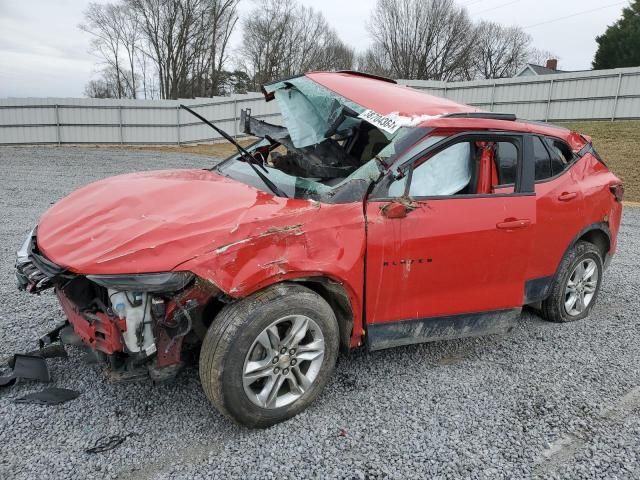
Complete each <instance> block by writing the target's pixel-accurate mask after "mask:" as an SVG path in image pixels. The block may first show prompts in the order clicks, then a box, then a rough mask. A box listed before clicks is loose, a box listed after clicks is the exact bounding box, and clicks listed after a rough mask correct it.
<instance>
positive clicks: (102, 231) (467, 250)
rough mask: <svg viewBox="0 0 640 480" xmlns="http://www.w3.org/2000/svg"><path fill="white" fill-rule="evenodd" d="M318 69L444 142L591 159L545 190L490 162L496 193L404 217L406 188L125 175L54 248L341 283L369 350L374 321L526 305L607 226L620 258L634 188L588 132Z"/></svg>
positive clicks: (88, 257) (422, 207) (356, 336)
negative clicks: (625, 192) (382, 194)
mask: <svg viewBox="0 0 640 480" xmlns="http://www.w3.org/2000/svg"><path fill="white" fill-rule="evenodd" d="M307 76H308V78H310V79H311V80H313V81H314V82H316V83H318V84H319V85H322V86H324V87H326V88H327V89H329V90H331V91H332V92H335V93H336V94H337V95H339V96H341V97H343V98H346V99H348V100H350V101H353V102H355V103H357V104H359V105H361V106H362V107H364V108H367V109H371V110H374V111H376V112H378V113H380V114H382V115H388V114H393V113H397V114H399V115H402V116H406V117H420V118H421V120H420V124H419V126H420V127H422V128H424V129H425V132H427V133H426V135H428V136H438V135H441V136H444V137H451V136H454V135H457V134H461V133H465V132H467V133H468V132H471V133H474V134H478V133H482V132H492V133H495V132H498V133H502V134H505V133H506V134H514V135H520V136H523V137H522V138H525V137H524V136H525V135H540V136H546V137H551V138H554V139H558V140H560V141H562V142H565V143H566V144H567V145H568V146H569V147H570V149H571V150H572V151H573V154H574V155H577V154H578V152H581V151H582V154H581V155H580V156H579V157H577V156H576V158H575V159H574V160H573V161H572V163H571V164H570V165H569V166H568V167H567V168H566V169H565V170H564V171H563V172H562V173H561V174H559V175H557V176H555V177H551V178H549V179H546V180H545V181H541V182H536V183H535V188H534V191H531V192H524V193H522V192H515V191H514V187H513V186H511V187H509V186H506V187H504V186H498V185H495V182H493V183H492V182H491V178H489V177H487V175H490V174H491V172H490V171H489V173H486V174H483V175H484V176H483V177H482V178H481V179H479V182H484V183H483V185H484V186H483V187H482V188H484V189H486V190H487V191H486V192H485V193H484V194H473V195H460V196H459V197H455V198H454V197H452V196H448V197H443V198H426V199H405V200H411V205H410V207H411V208H406V210H405V214H399V215H398V214H397V213H398V212H400V210H401V209H402V208H403V207H394V210H393V211H394V212H396V213H394V214H391V215H390V214H388V213H385V207H388V206H389V205H390V204H396V203H397V201H396V200H394V199H391V198H374V197H372V196H365V198H364V200H362V201H354V202H346V203H334V204H331V203H324V202H318V201H314V200H308V199H293V198H281V197H278V196H276V195H273V194H271V193H267V192H265V191H263V190H261V189H258V188H254V187H252V186H249V185H246V184H243V183H241V182H239V181H235V180H231V179H229V178H225V177H222V176H220V175H218V174H217V173H214V172H211V171H206V170H171V171H158V172H145V173H134V174H129V175H123V176H118V177H113V178H108V179H105V180H101V181H99V182H96V183H93V184H90V185H87V186H85V187H83V188H82V189H80V190H78V191H76V192H74V193H72V194H71V195H69V196H68V197H66V198H64V199H62V200H61V201H59V202H58V203H57V204H55V205H54V206H52V207H51V209H50V210H49V211H48V212H47V213H45V214H44V215H43V217H42V218H41V220H40V222H39V224H38V230H37V247H38V248H39V250H40V252H41V253H42V255H43V256H44V257H46V258H47V259H48V260H50V261H51V262H53V263H55V264H57V265H59V266H61V267H63V268H65V269H67V270H68V271H69V272H73V273H74V274H77V275H106V274H110V275H124V274H141V273H151V272H168V271H184V272H192V273H193V274H195V275H196V276H197V277H199V278H200V279H203V280H205V281H206V282H209V283H210V284H212V285H214V286H215V288H216V289H218V290H219V291H220V292H222V294H224V295H225V296H226V297H225V298H226V301H233V300H234V299H240V298H243V297H246V296H248V295H251V294H252V293H254V292H257V291H259V290H261V289H264V288H265V287H267V286H269V285H272V284H275V283H278V282H283V281H286V280H295V279H311V278H326V279H329V280H331V281H333V282H335V283H336V284H339V285H340V286H341V288H343V289H344V291H345V292H346V295H347V297H348V301H349V304H350V305H349V307H350V315H351V320H352V328H351V330H350V332H348V336H349V346H350V347H352V348H353V347H357V346H359V345H361V344H363V342H364V341H365V340H366V337H365V332H366V330H367V328H368V326H371V325H376V324H389V323H392V322H399V321H407V320H412V319H423V318H430V317H434V318H435V317H442V316H454V315H463V314H469V313H477V312H490V311H502V310H506V309H513V308H519V307H521V306H522V305H524V304H526V303H527V302H528V299H527V298H526V295H527V294H526V284H527V282H528V281H532V280H535V279H541V278H551V277H553V275H554V274H555V273H556V271H557V269H558V265H559V264H560V262H561V259H562V257H563V255H564V254H565V252H566V251H567V249H568V248H569V247H570V246H571V245H572V243H573V242H575V241H576V240H577V239H579V238H580V237H581V235H583V234H585V233H586V232H587V231H592V230H597V229H599V231H601V232H602V234H603V235H606V236H607V238H608V243H607V245H606V251H605V252H603V253H604V254H606V256H607V257H608V258H610V256H611V255H612V254H613V253H614V252H615V249H616V239H617V233H618V229H619V224H620V218H621V211H622V206H621V204H620V203H619V202H617V201H616V200H615V198H614V196H613V195H612V194H611V192H610V186H611V185H617V184H620V183H621V182H620V180H619V179H618V178H617V177H615V175H613V174H612V173H611V172H610V171H609V170H608V169H607V168H606V167H605V166H604V164H603V163H602V162H601V161H600V160H598V159H597V158H596V157H595V154H594V153H593V152H592V151H591V150H589V149H588V147H589V143H590V139H589V138H588V137H586V136H583V135H580V134H577V133H575V132H570V131H568V130H565V129H561V128H558V127H554V126H551V125H542V124H536V123H529V122H523V121H519V120H516V121H510V120H504V119H496V118H460V117H447V116H446V115H447V114H451V113H477V112H478V110H477V109H476V108H473V107H469V106H466V105H460V104H456V103H454V102H452V101H450V100H446V99H441V98H437V97H433V96H430V95H425V94H423V93H421V92H418V91H415V90H412V89H409V88H406V87H401V86H398V85H394V84H392V83H388V82H384V81H381V80H376V79H373V78H367V77H362V76H359V75H353V74H349V73H324V72H315V73H310V74H308V75H307ZM527 138H528V137H527ZM527 141H528V140H527ZM585 149H586V150H585ZM522 161H523V162H528V161H529V159H527V158H524V157H523V160H522ZM387 167H389V166H387ZM394 168H395V166H394ZM389 171H391V168H389ZM494 175H495V174H494ZM478 185H480V183H478ZM400 213H401V212H400ZM63 305H65V311H66V312H67V314H68V315H69V316H70V318H71V316H72V314H71V313H70V311H69V308H70V307H69V305H66V304H65V303H64V302H63ZM72 323H73V324H74V325H76V323H74V322H73V321H72ZM86 335H87V334H86V333H84V334H83V335H82V336H83V339H84V337H85V336H86ZM113 345H115V343H112V344H110V346H109V347H108V349H107V350H109V351H106V350H105V352H106V353H112V352H111V351H112V350H113V348H114V347H113Z"/></svg>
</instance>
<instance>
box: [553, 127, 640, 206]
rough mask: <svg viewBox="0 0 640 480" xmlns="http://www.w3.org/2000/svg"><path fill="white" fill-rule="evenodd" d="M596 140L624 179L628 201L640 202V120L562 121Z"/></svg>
mask: <svg viewBox="0 0 640 480" xmlns="http://www.w3.org/2000/svg"><path fill="white" fill-rule="evenodd" d="M560 125H562V126H564V127H567V128H570V129H572V130H575V131H577V132H580V133H584V134H585V135H589V136H591V137H592V139H593V146H594V147H595V149H596V151H597V152H598V153H599V154H600V156H601V157H602V159H603V160H604V161H605V163H606V164H607V166H608V167H609V168H610V169H611V170H612V171H613V173H615V174H616V175H617V176H618V177H620V178H621V179H622V180H623V181H624V189H625V194H624V198H625V200H628V201H630V202H640V120H616V121H615V122H606V121H600V122H567V123H562V124H560Z"/></svg>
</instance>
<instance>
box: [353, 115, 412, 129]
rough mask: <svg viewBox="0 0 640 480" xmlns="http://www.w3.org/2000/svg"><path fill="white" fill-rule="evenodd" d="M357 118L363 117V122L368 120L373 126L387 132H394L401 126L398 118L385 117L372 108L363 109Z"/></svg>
mask: <svg viewBox="0 0 640 480" xmlns="http://www.w3.org/2000/svg"><path fill="white" fill-rule="evenodd" d="M358 118H361V119H363V120H364V121H365V122H369V123H370V124H371V125H373V126H374V127H378V128H379V129H380V130H384V131H385V132H387V133H396V132H397V131H398V129H399V128H400V127H401V126H402V125H401V124H400V122H398V120H396V119H393V118H391V117H385V116H384V115H380V114H379V113H376V112H374V111H373V110H365V111H364V112H362V113H361V114H360V115H358Z"/></svg>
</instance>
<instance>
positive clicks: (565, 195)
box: [558, 192, 578, 202]
mask: <svg viewBox="0 0 640 480" xmlns="http://www.w3.org/2000/svg"><path fill="white" fill-rule="evenodd" d="M577 196H578V194H577V193H576V192H562V193H561V194H560V196H559V197H558V200H560V201H561V202H568V201H569V200H573V199H574V198H576V197H577Z"/></svg>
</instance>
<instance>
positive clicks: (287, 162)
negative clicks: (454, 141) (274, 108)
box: [216, 76, 427, 203]
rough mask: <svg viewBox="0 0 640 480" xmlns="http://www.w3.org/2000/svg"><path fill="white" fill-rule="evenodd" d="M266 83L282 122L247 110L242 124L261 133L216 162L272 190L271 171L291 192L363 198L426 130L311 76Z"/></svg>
mask: <svg viewBox="0 0 640 480" xmlns="http://www.w3.org/2000/svg"><path fill="white" fill-rule="evenodd" d="M265 91H266V93H267V95H269V96H272V98H275V100H276V101H277V102H278V107H279V109H280V112H281V115H282V123H283V125H272V124H269V123H266V122H263V121H260V120H258V119H255V118H253V117H251V112H250V111H243V112H242V115H241V118H240V123H241V129H242V131H243V132H244V133H246V134H248V135H252V136H254V137H258V139H259V140H258V141H257V142H256V143H254V144H253V145H251V146H250V147H247V150H248V151H249V152H250V153H251V157H249V156H248V155H243V154H238V155H235V156H232V157H230V158H228V159H227V160H224V161H223V162H221V163H220V164H219V165H218V166H217V167H216V170H217V171H218V172H219V173H221V174H222V175H224V176H227V177H230V178H233V179H234V180H237V181H240V182H243V183H246V184H249V185H252V186H254V187H256V188H258V189H260V190H264V191H267V192H270V193H272V189H271V188H269V185H267V184H266V183H265V181H264V180H263V179H262V178H261V177H262V176H264V177H266V178H267V180H268V182H267V183H269V182H270V183H272V184H273V185H275V186H276V187H277V191H279V193H281V194H283V195H286V196H287V197H289V198H304V199H312V200H318V201H323V202H327V203H344V202H351V201H357V200H361V199H362V198H363V197H364V195H365V193H366V191H367V189H368V188H369V187H370V185H371V183H372V182H375V181H377V180H378V179H379V178H380V176H381V175H382V174H383V173H384V172H385V170H386V168H387V167H388V166H389V165H391V163H393V159H394V158H395V157H396V156H397V155H398V154H400V153H402V152H403V151H405V150H407V148H409V147H410V146H411V145H413V144H414V143H415V142H416V141H417V140H419V139H420V138H422V137H424V136H425V135H426V133H427V130H426V129H423V128H416V127H412V126H400V125H395V124H393V121H392V120H391V119H389V118H387V117H383V116H381V115H378V114H375V112H371V111H370V110H366V109H365V108H364V107H362V106H360V105H358V104H356V103H354V102H351V101H350V100H348V99H346V98H344V97H341V96H340V95H338V94H336V93H334V92H332V91H330V90H328V89H326V88H325V87H323V86H321V85H319V84H317V83H315V82H314V81H312V80H310V79H309V78H307V77H304V76H303V77H298V78H294V79H290V80H286V81H282V82H277V83H274V84H270V85H267V86H265ZM256 170H258V171H259V173H257V172H256Z"/></svg>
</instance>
